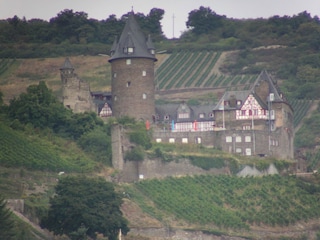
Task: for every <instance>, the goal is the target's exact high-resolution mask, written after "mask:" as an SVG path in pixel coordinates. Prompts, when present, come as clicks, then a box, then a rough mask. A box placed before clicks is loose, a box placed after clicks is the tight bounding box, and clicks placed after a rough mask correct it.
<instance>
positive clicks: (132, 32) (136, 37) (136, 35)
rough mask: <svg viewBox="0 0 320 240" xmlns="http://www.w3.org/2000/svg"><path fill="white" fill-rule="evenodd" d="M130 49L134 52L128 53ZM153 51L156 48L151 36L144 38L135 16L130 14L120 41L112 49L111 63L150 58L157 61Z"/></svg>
mask: <svg viewBox="0 0 320 240" xmlns="http://www.w3.org/2000/svg"><path fill="white" fill-rule="evenodd" d="M128 48H133V52H128V51H126V50H127V49H128ZM152 49H153V50H154V46H153V43H152V41H151V38H150V36H149V37H148V38H146V37H145V36H144V34H143V32H142V31H141V29H140V27H139V25H138V23H137V21H136V20H135V18H134V14H133V13H130V14H129V16H128V19H127V22H126V25H125V27H124V29H123V31H122V33H121V36H120V39H119V41H118V42H117V40H115V42H114V44H113V46H112V48H111V58H110V59H109V62H112V61H113V60H115V59H119V58H150V59H153V60H154V61H157V59H156V58H155V55H154V54H152V53H151V50H152Z"/></svg>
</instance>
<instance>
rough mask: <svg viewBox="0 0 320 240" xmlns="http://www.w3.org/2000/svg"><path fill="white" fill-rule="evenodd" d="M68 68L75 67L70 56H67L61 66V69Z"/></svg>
mask: <svg viewBox="0 0 320 240" xmlns="http://www.w3.org/2000/svg"><path fill="white" fill-rule="evenodd" d="M66 69H72V70H73V69H74V68H73V66H72V64H71V62H70V60H69V58H66V60H65V61H64V63H63V65H62V66H61V68H60V70H66Z"/></svg>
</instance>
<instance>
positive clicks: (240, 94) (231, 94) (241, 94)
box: [213, 90, 251, 110]
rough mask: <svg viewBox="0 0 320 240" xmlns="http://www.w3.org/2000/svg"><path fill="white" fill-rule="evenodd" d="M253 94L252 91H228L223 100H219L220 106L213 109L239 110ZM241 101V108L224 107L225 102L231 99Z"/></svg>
mask: <svg viewBox="0 0 320 240" xmlns="http://www.w3.org/2000/svg"><path fill="white" fill-rule="evenodd" d="M250 93H251V91H250V90H243V91H226V92H225V93H224V94H223V96H222V98H221V99H220V100H219V102H218V104H217V105H216V106H215V107H214V108H213V110H222V108H224V110H231V109H232V110H234V109H238V108H240V107H241V106H242V104H243V103H244V102H245V100H246V99H247V98H248V96H249V94H250ZM233 98H234V99H235V100H240V101H241V102H242V104H241V106H237V105H236V106H230V105H228V106H224V102H225V101H230V99H233Z"/></svg>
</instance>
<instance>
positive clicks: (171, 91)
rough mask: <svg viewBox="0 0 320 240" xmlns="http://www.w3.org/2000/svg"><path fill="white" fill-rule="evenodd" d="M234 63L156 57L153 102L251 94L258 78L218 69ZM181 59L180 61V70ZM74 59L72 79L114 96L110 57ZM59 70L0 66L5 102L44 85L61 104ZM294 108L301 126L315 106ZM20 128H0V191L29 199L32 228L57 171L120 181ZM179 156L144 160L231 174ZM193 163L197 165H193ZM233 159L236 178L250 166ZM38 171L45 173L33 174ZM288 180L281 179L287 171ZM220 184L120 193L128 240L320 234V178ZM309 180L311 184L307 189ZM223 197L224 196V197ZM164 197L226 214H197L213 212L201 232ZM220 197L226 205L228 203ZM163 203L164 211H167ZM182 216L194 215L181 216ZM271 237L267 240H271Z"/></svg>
mask: <svg viewBox="0 0 320 240" xmlns="http://www.w3.org/2000/svg"><path fill="white" fill-rule="evenodd" d="M233 54H234V52H210V51H204V52H203V51H200V52H199V51H194V52H177V53H172V54H160V55H158V56H157V58H158V61H157V62H156V76H157V80H158V87H159V88H158V90H159V91H158V96H157V97H158V98H163V99H165V100H169V101H181V100H188V99H197V100H199V102H200V103H201V102H202V101H210V102H211V103H212V104H213V103H214V102H215V100H216V99H217V98H218V97H219V94H221V93H222V92H223V91H224V90H225V89H240V88H248V87H249V86H250V84H251V81H252V80H253V79H254V77H255V76H256V75H255V74H240V75H232V74H231V73H226V72H225V70H223V66H225V64H226V63H227V62H228V58H229V57H230V56H232V55H233ZM181 59H183V60H184V61H181ZM70 60H71V62H72V64H73V66H74V68H75V72H76V73H77V74H78V76H79V77H80V78H81V79H83V80H84V81H87V82H89V83H90V86H91V90H92V91H110V76H111V73H110V66H109V63H108V57H106V56H74V57H70ZM63 62H64V58H62V57H61V58H60V57H59V58H43V59H15V60H14V59H3V60H2V61H1V63H0V69H2V72H1V71H0V72H1V73H0V91H1V92H3V93H4V100H5V102H6V103H8V102H9V100H10V99H12V98H13V97H15V96H18V95H19V94H20V93H21V92H23V91H25V90H26V88H27V87H28V86H29V85H30V84H37V83H38V81H39V80H44V81H45V82H46V83H47V85H48V86H49V88H50V89H52V90H54V93H55V94H56V95H57V96H59V94H60V87H61V84H60V75H59V68H60V67H61V65H62V63H63ZM1 66H2V67H1ZM222 70H223V71H224V72H222ZM170 73H171V74H170ZM185 73H187V74H185ZM280 83H281V82H280ZM160 86H161V87H160ZM290 101H291V103H292V106H293V108H294V109H295V116H296V118H295V126H301V125H299V123H301V121H302V120H303V118H304V117H305V116H306V113H307V112H308V109H310V108H311V107H313V108H312V109H314V110H316V108H315V102H313V101H310V100H304V99H300V100H298V99H291V100H290ZM309 114H311V113H309ZM26 129H27V134H25V133H21V132H19V131H17V130H12V129H11V128H7V127H5V126H4V125H1V124H0V130H1V136H0V140H1V142H0V144H1V145H0V146H1V147H0V157H2V159H5V160H7V161H4V162H2V164H1V166H2V167H3V168H2V169H1V171H2V175H1V176H2V178H0V187H1V189H3V190H4V192H3V193H4V194H5V196H6V197H8V198H24V199H25V201H26V207H27V209H28V210H27V211H28V213H29V214H30V218H32V219H36V218H37V217H39V216H41V214H43V213H44V212H45V211H46V210H45V209H46V207H47V204H48V198H49V197H50V196H51V195H52V194H53V186H54V185H55V182H54V181H55V179H58V178H59V175H58V173H59V172H60V171H65V172H66V174H79V173H84V172H86V174H90V175H100V176H103V177H105V178H106V179H116V178H114V177H116V173H114V172H113V170H108V169H107V168H104V167H102V166H103V165H102V164H100V163H97V162H95V161H92V156H89V155H88V154H86V153H84V152H83V151H81V150H80V149H79V147H78V146H77V145H76V144H75V142H73V141H70V140H65V139H60V138H55V137H54V136H53V135H50V134H48V132H46V131H45V132H40V133H33V132H32V131H33V130H32V129H29V131H28V128H26ZM179 148H181V149H180V151H182V152H178V151H177V150H174V149H172V148H171V147H167V146H165V147H164V149H167V150H168V151H166V150H163V149H162V150H161V151H160V152H159V151H158V152H157V151H156V150H155V149H152V150H151V151H154V152H151V153H150V152H149V153H148V154H151V155H153V156H154V154H162V155H161V156H162V157H163V158H164V160H165V161H178V159H179V158H186V156H188V157H190V156H191V157H190V159H198V164H199V166H200V167H207V168H209V169H210V168H215V167H217V164H220V165H221V166H223V167H226V168H231V166H230V162H228V161H227V160H225V161H224V160H221V159H230V156H227V155H222V157H221V158H219V157H218V155H216V153H213V152H206V150H205V149H198V150H197V151H199V152H196V150H194V149H192V148H191V147H190V146H189V149H184V150H183V149H182V147H181V146H179ZM189 151H190V152H189ZM218 154H220V153H218ZM192 156H193V157H192ZM199 156H201V157H203V158H199ZM219 156H220V155H219ZM6 157H7V158H6ZM12 159H14V161H12ZM200 159H201V160H200ZM210 159H211V160H210ZM232 159H235V161H236V162H237V163H238V164H237V167H238V168H239V169H238V170H240V169H241V168H242V167H243V166H244V165H245V164H248V161H247V159H240V158H238V157H236V158H233V157H232ZM22 160H23V161H22ZM221 161H222V162H223V163H222V162H221ZM252 161H255V162H254V165H255V166H257V167H258V168H262V169H264V168H265V167H266V166H267V165H268V164H269V163H270V162H264V161H262V160H261V159H255V160H253V159H250V162H251V164H252ZM267 161H271V162H274V161H276V160H274V159H268V160H267ZM196 162H197V161H196ZM208 162H209V163H208ZM210 163H211V164H212V165H211V166H210ZM208 164H209V166H208ZM315 166H316V164H315ZM97 169H100V171H99V172H97V171H96V170H97ZM39 170H40V171H41V170H42V171H44V172H43V173H41V172H38V171H39ZM284 173H285V174H286V173H287V172H286V170H285V171H284ZM7 179H11V180H7ZM217 179H218V180H217ZM217 179H215V178H212V179H209V177H207V176H203V177H199V178H194V179H193V178H181V179H174V178H172V179H167V180H165V181H164V182H163V184H166V183H167V182H168V183H169V185H170V186H171V187H164V189H163V190H161V187H159V186H158V184H159V182H162V181H158V180H156V181H154V182H153V181H151V182H150V185H148V184H149V183H148V182H145V183H144V182H142V183H141V184H140V183H137V184H130V185H127V186H124V185H117V188H118V189H119V191H121V192H125V193H127V194H128V195H125V196H124V197H125V200H124V205H123V211H124V214H125V216H126V217H127V218H128V219H129V220H130V222H131V223H130V224H131V227H132V228H133V230H132V234H131V238H128V239H141V240H142V239H144V240H145V239H156V238H154V236H155V234H156V232H157V231H160V232H161V231H164V235H160V236H162V237H164V236H165V237H166V236H169V235H170V234H171V235H172V234H173V233H175V234H176V235H175V236H178V237H182V236H183V235H185V234H190V235H189V236H191V235H192V236H193V237H194V239H196V236H198V235H199V234H201V236H204V237H205V236H207V235H209V236H210V235H211V236H212V234H214V235H219V236H233V237H238V239H241V238H243V239H244V238H253V239H255V237H256V236H258V235H259V234H261V233H263V234H264V235H265V236H272V237H274V238H275V239H277V238H281V237H288V238H290V237H293V236H294V237H296V236H298V237H297V239H299V238H300V237H302V236H304V235H306V234H309V235H308V236H313V237H314V236H315V235H316V234H317V231H318V226H319V224H320V223H319V222H318V221H317V219H318V215H315V213H316V212H318V210H317V209H318V205H317V204H315V198H317V197H318V195H319V190H318V188H319V187H318V186H319V182H318V181H319V179H318V178H317V176H315V177H314V178H313V177H312V178H311V180H310V179H309V180H307V181H306V182H305V181H302V182H300V180H295V179H292V178H288V177H284V178H282V177H279V178H278V177H275V178H270V179H269V178H261V179H262V181H263V182H264V183H261V182H260V183H259V181H260V180H255V179H254V178H248V179H247V178H246V180H243V182H244V183H243V184H246V185H247V188H245V189H243V192H241V191H236V190H235V188H232V186H231V185H228V183H229V182H233V181H235V179H236V178H233V177H230V176H227V177H226V178H222V182H215V181H219V178H217ZM220 180H221V179H220ZM210 181H212V183H211V184H210V187H208V186H207V187H206V183H209V182H210ZM309 181H311V182H310V183H309ZM181 182H182V183H183V184H182V183H181ZM199 182H200V183H201V184H200V185H199ZM239 182H240V183H241V182H242V180H239ZM275 182H276V183H275ZM280 182H281V184H280ZM181 184H182V185H185V184H186V185H187V186H188V187H189V186H190V187H192V186H194V187H195V188H197V189H198V191H194V189H189V190H188V193H189V194H187V193H186V192H185V190H183V189H184V188H185V187H182V185H181ZM224 184H225V185H224ZM263 184H265V185H264V186H265V188H263V189H262V190H261V191H258V190H259V189H260V187H261V186H262V185H263ZM276 184H279V186H278V187H277V188H272V186H274V185H276ZM21 186H23V187H21ZM200 186H201V187H200ZM213 186H217V187H218V186H220V187H221V189H218V188H213ZM202 187H203V188H202ZM208 188H209V189H210V191H212V189H215V192H214V194H213V193H212V192H210V191H209V190H208ZM148 189H149V190H148ZM150 189H157V190H158V191H157V192H158V193H155V192H150V191H151V190H150ZM227 189H229V191H230V193H228V192H224V191H225V190H227ZM165 190H166V191H168V192H166V191H165ZM291 190H292V192H291V193H292V194H297V195H289V194H288V195H287V194H285V196H286V197H281V195H282V194H283V193H289V192H290V191H291ZM170 192H171V193H173V192H174V193H176V194H177V195H176V197H175V199H180V202H183V203H187V201H188V200H190V199H192V203H190V204H191V205H194V206H198V205H199V206H200V205H201V204H202V203H204V199H207V198H210V201H213V202H215V204H217V206H220V207H222V208H221V209H219V207H217V206H215V207H213V206H211V205H212V204H211V205H210V206H211V207H212V209H211V208H210V207H209V206H208V205H203V206H202V207H201V209H205V208H210V211H211V210H212V211H211V212H210V211H209V209H208V211H206V212H207V215H206V219H207V220H208V222H209V223H208V224H207V225H204V224H203V222H201V221H203V219H202V216H201V215H196V214H192V211H194V212H200V209H193V208H192V207H191V206H189V207H188V209H187V210H188V211H186V209H178V207H177V205H175V206H173V207H172V206H170V204H174V200H172V199H169V198H167V199H163V198H161V197H165V196H167V195H170ZM191 192H192V194H191ZM157 194H160V195H157ZM228 194H229V195H236V196H237V197H238V198H239V199H240V198H241V199H242V201H241V202H243V205H241V204H240V203H239V202H234V203H233V202H231V197H230V196H229V195H228ZM250 194H251V195H250ZM266 194H267V195H268V196H270V198H271V199H269V200H270V201H269V202H272V206H270V205H268V204H269V203H268V204H266V203H265V202H263V199H264V196H265V195H266ZM171 195H172V194H171ZM298 195H299V198H298V197H297V196H298ZM157 196H158V198H157ZM218 196H219V197H218ZM223 196H229V197H230V198H225V197H223ZM300 196H304V198H303V199H302V198H300ZM266 199H268V198H266ZM163 202H166V204H164V203H163ZM239 204H240V205H239ZM178 205H179V204H178ZM180 205H181V204H180ZM246 206H252V207H251V208H248V211H247V210H246ZM273 206H279V207H278V208H274V209H272V210H273V211H269V208H270V207H271V208H273ZM300 206H304V207H303V208H302V207H300ZM287 209H290V211H288V212H287V213H286V214H284V212H286V210H287ZM300 210H303V213H301V212H299V211H300ZM184 212H189V213H190V214H188V215H184V214H183V213H184ZM253 213H254V214H253ZM278 213H281V215H278ZM219 214H222V215H224V216H225V217H226V218H222V217H221V218H220V217H219V219H221V221H222V222H216V220H215V217H214V216H217V215H219ZM275 215H276V216H275ZM262 216H263V217H262ZM281 216H282V217H281ZM250 217H251V218H250ZM267 220H268V221H267ZM228 224H231V225H228ZM232 224H235V225H232ZM235 226H236V227H235ZM150 228H152V230H150ZM231 229H233V230H231ZM282 229H285V230H286V232H283V231H282ZM249 230H250V231H249ZM145 231H146V232H148V231H151V234H150V233H149V235H148V234H146V233H145ZM271 232H272V233H273V235H270V233H271ZM140 233H144V234H142V235H144V236H146V237H141V238H139V237H138V236H139V235H140ZM166 234H167V235H166ZM267 238H268V237H267ZM267 238H266V239H267ZM190 239H191V238H190Z"/></svg>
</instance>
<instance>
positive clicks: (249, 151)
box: [246, 148, 251, 156]
mask: <svg viewBox="0 0 320 240" xmlns="http://www.w3.org/2000/svg"><path fill="white" fill-rule="evenodd" d="M246 155H247V156H251V148H246Z"/></svg>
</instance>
